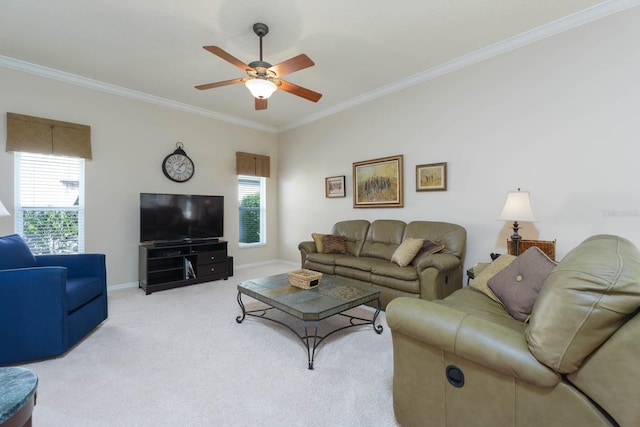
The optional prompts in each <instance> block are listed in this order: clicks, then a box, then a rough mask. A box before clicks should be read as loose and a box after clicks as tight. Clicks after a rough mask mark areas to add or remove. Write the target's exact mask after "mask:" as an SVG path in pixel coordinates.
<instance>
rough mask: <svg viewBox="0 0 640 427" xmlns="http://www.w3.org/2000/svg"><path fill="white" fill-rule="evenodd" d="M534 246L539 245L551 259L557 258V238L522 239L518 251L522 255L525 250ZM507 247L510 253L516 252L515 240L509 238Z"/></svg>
mask: <svg viewBox="0 0 640 427" xmlns="http://www.w3.org/2000/svg"><path fill="white" fill-rule="evenodd" d="M532 246H537V247H539V248H540V250H542V252H544V253H545V254H546V255H547V256H548V257H549V258H550V259H551V260H553V261H555V259H556V241H555V240H520V245H519V248H518V249H519V250H518V253H519V254H520V255H522V253H523V252H524V251H526V250H527V249H529V248H530V247H532ZM507 247H508V248H509V254H511V255H513V254H515V245H514V244H513V240H507Z"/></svg>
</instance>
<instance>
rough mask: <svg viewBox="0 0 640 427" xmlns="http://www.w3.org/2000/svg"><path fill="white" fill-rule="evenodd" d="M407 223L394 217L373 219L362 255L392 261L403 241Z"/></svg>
mask: <svg viewBox="0 0 640 427" xmlns="http://www.w3.org/2000/svg"><path fill="white" fill-rule="evenodd" d="M405 225H406V224H405V223H404V222H402V221H398V220H393V219H379V220H376V221H373V222H372V223H371V225H370V226H369V231H368V232H367V238H366V240H365V241H364V243H363V245H362V252H361V253H360V255H361V256H369V257H374V258H381V259H386V260H387V261H390V260H391V257H392V256H393V253H394V252H395V251H396V249H397V248H398V246H400V244H401V243H402V239H403V236H404V227H405ZM412 237H414V236H412Z"/></svg>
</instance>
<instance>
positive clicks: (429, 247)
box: [411, 240, 444, 266]
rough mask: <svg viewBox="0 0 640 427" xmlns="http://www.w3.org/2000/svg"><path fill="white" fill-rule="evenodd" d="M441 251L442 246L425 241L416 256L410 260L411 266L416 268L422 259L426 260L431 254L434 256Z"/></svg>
mask: <svg viewBox="0 0 640 427" xmlns="http://www.w3.org/2000/svg"><path fill="white" fill-rule="evenodd" d="M443 249H444V245H443V244H442V243H436V242H432V241H431V240H425V241H424V242H422V247H421V248H420V250H419V251H418V253H417V254H416V256H415V257H413V259H412V260H411V265H413V266H416V265H418V264H419V263H420V261H422V259H423V258H426V257H428V256H429V255H431V254H435V253H436V252H440V251H441V250H443Z"/></svg>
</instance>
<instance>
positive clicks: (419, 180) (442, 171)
mask: <svg viewBox="0 0 640 427" xmlns="http://www.w3.org/2000/svg"><path fill="white" fill-rule="evenodd" d="M416 191H447V162H441V163H429V164H426V165H417V166H416Z"/></svg>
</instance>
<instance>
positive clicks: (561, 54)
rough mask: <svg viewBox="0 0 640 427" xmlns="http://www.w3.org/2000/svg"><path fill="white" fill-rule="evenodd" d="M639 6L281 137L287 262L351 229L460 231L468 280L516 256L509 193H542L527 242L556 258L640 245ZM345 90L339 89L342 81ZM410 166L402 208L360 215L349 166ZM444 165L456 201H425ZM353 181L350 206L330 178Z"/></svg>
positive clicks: (437, 195) (438, 196)
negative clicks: (421, 179)
mask: <svg viewBox="0 0 640 427" xmlns="http://www.w3.org/2000/svg"><path fill="white" fill-rule="evenodd" d="M639 40H640V7H636V8H634V9H630V10H628V11H626V12H622V13H619V14H617V15H614V16H611V17H608V18H605V19H602V20H600V21H597V22H594V23H591V24H588V25H585V26H582V27H579V28H576V29H573V30H570V31H567V32H564V33H561V34H559V35H556V36H554V37H551V38H548V39H545V40H543V41H540V42H537V43H535V44H531V45H528V46H525V47H523V48H520V49H517V50H514V51H511V52H509V53H507V54H503V55H501V56H498V57H495V58H493V59H490V60H487V61H484V62H482V63H479V64H476V65H473V66H469V67H467V68H464V69H462V70H459V71H457V72H454V73H451V74H448V75H446V76H444V77H440V78H437V79H434V80H431V81H429V82H426V83H424V84H422V85H419V86H416V87H413V88H410V89H407V90H405V91H403V92H399V93H395V94H393V95H390V96H386V97H384V98H380V99H376V100H374V101H372V102H369V103H367V104H364V105H361V106H359V107H356V108H353V109H351V110H349V111H346V112H342V113H340V114H337V115H333V116H330V117H327V118H324V119H322V120H321V121H317V122H314V123H311V124H308V125H306V126H303V127H299V128H296V129H293V130H290V131H287V132H284V133H282V134H281V135H280V136H279V153H280V155H279V157H280V194H281V197H280V199H279V201H280V207H279V214H280V228H281V230H282V234H281V239H280V257H281V258H282V259H287V260H292V261H298V259H299V254H298V250H297V244H298V242H299V241H301V240H309V238H310V234H311V233H312V232H328V231H329V230H330V227H331V225H332V224H333V223H334V222H336V221H338V220H343V219H353V218H365V219H369V220H373V219H377V218H395V219H401V220H413V219H421V220H437V221H450V222H454V223H458V224H461V225H463V226H464V227H465V228H466V229H467V232H468V241H467V244H468V251H467V258H466V261H465V265H466V267H469V266H471V265H473V264H475V263H476V262H480V261H483V262H486V261H488V260H489V253H490V252H494V251H498V252H502V253H504V252H505V250H506V243H505V240H506V239H507V237H508V236H510V235H511V234H512V231H511V229H510V228H509V227H508V226H507V225H506V224H505V223H504V222H502V221H497V220H496V219H497V217H498V215H499V214H500V211H501V209H502V207H503V204H504V201H505V199H506V195H507V192H508V191H513V190H516V189H517V188H518V187H520V188H522V189H523V190H529V191H531V193H532V201H533V208H534V211H535V213H536V214H537V216H538V218H539V220H540V221H539V222H537V223H535V224H531V223H523V224H521V225H522V229H521V235H523V236H524V238H540V239H545V240H547V239H549V240H553V239H557V249H558V257H559V258H561V257H562V256H564V254H566V252H567V251H568V250H570V249H571V248H573V247H574V246H576V245H577V244H578V243H580V242H581V241H582V240H583V239H585V238H586V237H588V236H590V235H592V234H596V233H613V234H619V235H622V236H625V237H627V238H629V239H630V240H632V241H633V242H634V243H635V244H637V245H640V190H638V157H639V155H640V148H639V145H640V144H639V137H640V120H639V119H638V115H639V114H640V83H639V82H640V80H638V76H639V75H640V49H638V41H639ZM338 78H339V77H338ZM396 154H403V155H404V168H405V170H404V180H405V207H404V208H393V209H354V208H353V207H352V203H353V185H352V179H353V175H352V164H353V162H356V161H361V160H368V159H373V158H378V157H385V156H390V155H396ZM434 162H448V168H449V189H448V191H446V192H420V193H418V192H416V191H415V166H416V165H418V164H425V163H434ZM333 175H346V177H347V197H346V198H344V199H326V198H325V197H324V178H325V177H327V176H333Z"/></svg>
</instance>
